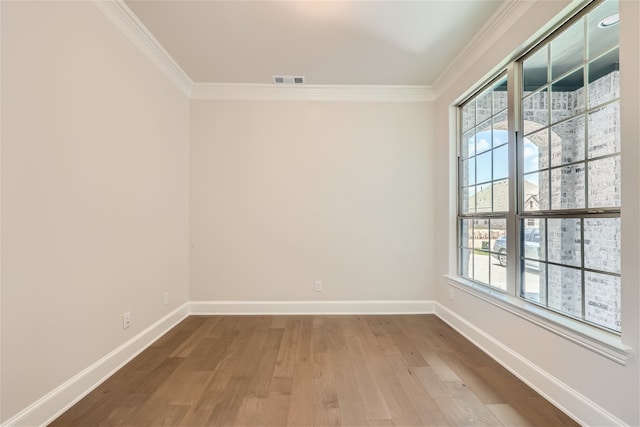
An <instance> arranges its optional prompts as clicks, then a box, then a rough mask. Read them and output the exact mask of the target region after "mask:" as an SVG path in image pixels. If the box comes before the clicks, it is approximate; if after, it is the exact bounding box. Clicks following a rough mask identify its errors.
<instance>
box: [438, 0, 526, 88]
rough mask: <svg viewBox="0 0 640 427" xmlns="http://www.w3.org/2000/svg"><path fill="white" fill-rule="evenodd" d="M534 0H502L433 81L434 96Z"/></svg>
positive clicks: (518, 17)
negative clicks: (474, 34) (491, 14)
mask: <svg viewBox="0 0 640 427" xmlns="http://www.w3.org/2000/svg"><path fill="white" fill-rule="evenodd" d="M535 3H536V2H535V1H531V0H509V1H504V2H502V4H501V5H500V7H499V8H498V10H497V11H496V12H495V13H494V14H493V16H492V17H491V18H490V19H489V20H488V21H487V22H486V23H485V24H484V26H483V27H482V28H481V29H480V31H478V33H476V36H475V37H474V38H473V39H471V41H470V42H469V43H468V44H467V45H466V46H465V47H464V48H463V49H462V51H460V53H459V54H458V55H457V56H456V57H455V59H454V60H453V61H451V62H450V63H449V65H448V66H447V67H446V68H445V69H444V71H442V73H440V75H439V76H438V77H437V78H436V79H435V81H434V82H433V89H434V93H435V96H436V97H438V96H440V95H442V94H443V93H444V92H445V91H446V90H447V89H448V88H449V87H451V85H452V84H454V83H455V82H457V81H458V80H459V79H460V76H461V75H462V74H463V73H465V72H466V70H467V69H468V67H469V66H470V65H471V64H473V63H474V62H476V61H477V60H478V59H480V57H482V55H483V54H484V53H485V52H486V51H487V49H489V48H490V47H491V46H493V45H494V44H495V43H496V42H497V41H498V40H499V39H500V38H501V37H504V36H505V34H506V33H507V30H508V29H509V27H510V24H511V23H514V22H517V21H518V20H519V19H520V18H522V17H523V16H524V15H525V14H526V13H527V12H528V11H529V9H531V7H533V5H534V4H535Z"/></svg>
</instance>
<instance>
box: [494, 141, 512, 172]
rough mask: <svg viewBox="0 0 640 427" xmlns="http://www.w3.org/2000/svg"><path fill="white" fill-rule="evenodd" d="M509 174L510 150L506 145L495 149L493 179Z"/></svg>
mask: <svg viewBox="0 0 640 427" xmlns="http://www.w3.org/2000/svg"><path fill="white" fill-rule="evenodd" d="M508 176H509V151H508V147H507V146H506V145H503V146H501V147H499V148H496V149H495V150H493V179H494V180H497V179H504V178H507V177H508Z"/></svg>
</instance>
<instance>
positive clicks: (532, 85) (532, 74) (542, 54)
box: [522, 47, 549, 93]
mask: <svg viewBox="0 0 640 427" xmlns="http://www.w3.org/2000/svg"><path fill="white" fill-rule="evenodd" d="M547 49H548V48H547V47H544V48H542V49H540V50H539V51H538V52H536V53H535V54H534V55H532V56H531V57H530V58H528V59H527V60H526V61H524V63H523V66H522V74H523V78H522V81H523V90H524V92H525V93H528V92H532V91H534V90H536V89H538V88H539V87H540V86H542V85H544V84H545V83H547V67H548V62H549V61H548V58H547V55H548V53H547Z"/></svg>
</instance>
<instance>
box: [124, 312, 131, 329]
mask: <svg viewBox="0 0 640 427" xmlns="http://www.w3.org/2000/svg"><path fill="white" fill-rule="evenodd" d="M129 326H131V312H130V311H127V312H126V313H125V314H123V315H122V329H123V330H124V329H127V328H128V327H129Z"/></svg>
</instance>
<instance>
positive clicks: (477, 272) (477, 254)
mask: <svg viewBox="0 0 640 427" xmlns="http://www.w3.org/2000/svg"><path fill="white" fill-rule="evenodd" d="M489 258H490V257H489V252H483V251H481V250H480V249H477V248H476V249H475V250H474V251H473V279H474V280H477V281H478V282H482V283H485V284H487V285H488V284H489Z"/></svg>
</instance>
